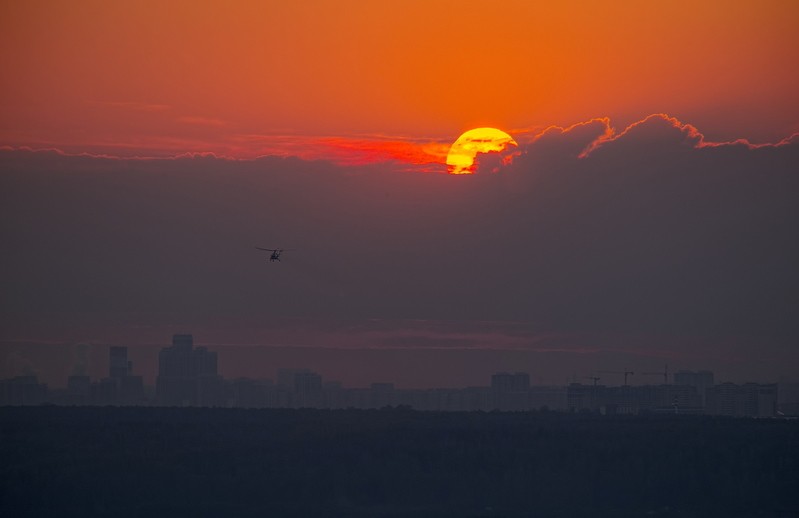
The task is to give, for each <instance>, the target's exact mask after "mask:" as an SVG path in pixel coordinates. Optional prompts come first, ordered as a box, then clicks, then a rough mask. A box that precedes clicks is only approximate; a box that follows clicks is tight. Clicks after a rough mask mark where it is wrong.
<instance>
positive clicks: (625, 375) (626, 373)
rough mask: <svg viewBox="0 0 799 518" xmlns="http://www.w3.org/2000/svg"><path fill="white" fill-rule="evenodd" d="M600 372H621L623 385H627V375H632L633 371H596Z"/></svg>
mask: <svg viewBox="0 0 799 518" xmlns="http://www.w3.org/2000/svg"><path fill="white" fill-rule="evenodd" d="M597 372H602V373H605V374H623V375H624V386H625V387H626V386H627V376H632V375H634V374H635V373H634V372H633V371H597Z"/></svg>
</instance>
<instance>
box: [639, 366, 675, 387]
mask: <svg viewBox="0 0 799 518" xmlns="http://www.w3.org/2000/svg"><path fill="white" fill-rule="evenodd" d="M641 374H646V375H651V376H663V384H664V385H668V384H669V366H668V365H666V367H665V368H664V369H663V372H642V373H641Z"/></svg>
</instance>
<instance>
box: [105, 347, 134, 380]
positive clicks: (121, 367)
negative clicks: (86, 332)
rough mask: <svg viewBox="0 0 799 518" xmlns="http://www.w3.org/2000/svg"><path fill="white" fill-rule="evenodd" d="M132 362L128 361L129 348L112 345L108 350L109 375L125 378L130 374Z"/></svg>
mask: <svg viewBox="0 0 799 518" xmlns="http://www.w3.org/2000/svg"><path fill="white" fill-rule="evenodd" d="M130 370H131V364H130V362H128V348H127V347H122V346H116V345H112V346H111V347H110V348H109V350H108V377H109V378H112V379H119V378H124V377H125V376H128V375H129V374H130Z"/></svg>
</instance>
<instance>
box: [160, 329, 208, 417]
mask: <svg viewBox="0 0 799 518" xmlns="http://www.w3.org/2000/svg"><path fill="white" fill-rule="evenodd" d="M155 389H156V395H157V396H158V400H159V401H160V402H161V403H162V404H165V405H170V406H187V405H205V404H207V405H217V404H221V400H222V399H223V396H221V395H220V392H221V380H220V379H219V375H218V374H217V354H216V352H212V351H209V350H208V349H206V348H205V347H197V348H195V347H194V339H193V337H192V335H174V336H173V337H172V346H171V347H164V348H163V349H161V352H160V353H159V354H158V378H157V379H156V387H155Z"/></svg>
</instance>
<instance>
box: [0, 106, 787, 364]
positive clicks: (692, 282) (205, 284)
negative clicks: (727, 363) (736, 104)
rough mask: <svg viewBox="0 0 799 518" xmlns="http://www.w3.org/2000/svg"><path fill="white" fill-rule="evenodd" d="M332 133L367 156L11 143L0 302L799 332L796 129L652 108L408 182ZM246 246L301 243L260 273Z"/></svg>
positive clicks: (619, 328) (420, 337)
mask: <svg viewBox="0 0 799 518" xmlns="http://www.w3.org/2000/svg"><path fill="white" fill-rule="evenodd" d="M287 142H289V143H291V142H293V141H292V140H291V139H287ZM411 144H412V145H413V146H417V145H418V146H423V145H425V144H424V143H415V142H413V143H411ZM329 145H330V146H331V148H336V149H339V148H340V149H342V150H343V151H342V152H344V153H349V152H354V153H356V155H357V153H364V154H365V156H368V157H369V159H367V160H364V163H368V164H369V165H368V166H367V165H346V166H345V165H337V164H336V163H332V162H323V161H316V160H303V159H299V158H280V157H262V158H258V159H249V160H238V159H221V158H219V157H217V156H215V155H190V156H181V157H174V158H171V159H168V160H167V159H150V160H127V159H109V158H101V157H93V156H69V155H65V154H63V153H55V152H49V153H38V152H32V151H27V152H26V151H19V150H9V149H5V150H3V151H2V152H0V163H1V164H2V170H3V174H2V175H1V176H0V182H2V186H1V187H2V189H1V190H2V193H3V194H2V206H3V208H2V215H3V218H2V224H0V237H2V239H3V242H4V244H5V246H6V249H7V250H8V252H7V253H6V254H4V256H3V257H2V258H0V263H1V264H0V265H1V266H2V268H0V282H2V284H3V286H4V289H3V295H2V299H1V300H2V307H3V311H4V312H7V313H13V312H65V311H78V312H80V311H87V312H90V311H111V312H139V311H150V312H189V313H192V312H193V313H197V314H216V313H219V314H272V315H284V316H297V315H300V316H308V317H315V316H326V317H331V318H352V319H365V318H371V317H379V318H387V319H403V318H426V319H442V320H458V321H462V320H472V319H480V320H482V321H485V320H499V321H525V322H535V323H536V325H540V326H541V329H544V330H552V331H553V332H566V333H590V332H600V331H601V332H607V333H643V334H646V335H657V334H662V333H665V334H675V335H693V334H707V335H714V336H720V335H728V334H732V335H737V334H745V335H747V336H748V335H752V336H766V337H777V338H779V339H780V340H787V339H792V338H795V337H797V336H799V330H797V322H798V320H797V319H796V315H797V314H798V313H799V300H798V299H797V297H798V296H797V294H798V293H799V273H798V272H797V269H796V267H795V265H796V264H799V244H798V243H797V240H796V239H795V236H796V235H797V233H798V232H797V230H799V229H797V226H798V225H797V223H799V209H797V204H796V202H795V200H796V199H797V196H798V195H799V176H797V174H796V170H797V169H799V168H797V164H799V146H797V140H796V139H793V140H791V139H786V140H785V141H784V142H782V143H780V144H779V145H771V146H751V145H746V144H743V143H737V144H736V143H727V144H726V145H720V144H719V143H708V142H706V141H705V139H704V138H703V137H702V136H701V134H700V133H699V132H698V131H697V130H696V129H695V128H692V127H691V126H689V125H686V124H683V123H681V122H679V121H677V120H676V119H673V118H669V117H665V116H653V117H650V118H648V119H646V120H645V121H642V122H641V123H639V124H635V125H632V126H630V127H629V128H627V129H625V130H624V131H622V132H620V133H616V132H614V131H613V130H612V129H611V126H610V123H609V121H607V120H605V119H596V120H593V121H588V122H586V123H583V124H578V125H574V126H572V127H568V128H555V127H552V128H547V129H545V130H543V131H542V132H540V133H539V134H538V135H537V136H536V138H533V139H530V140H528V141H527V143H526V144H523V145H522V146H521V151H522V154H521V155H520V156H518V157H517V158H516V159H515V160H514V161H513V162H512V163H511V164H509V165H505V166H503V167H501V170H500V172H499V174H496V175H484V176H480V175H475V176H473V177H451V176H448V175H443V174H442V175H414V174H407V173H404V172H403V171H402V170H401V169H402V167H396V163H398V162H400V163H401V162H402V160H404V158H402V157H403V156H404V155H403V153H406V152H408V153H411V154H412V151H413V150H414V149H416V148H413V147H412V146H411V148H412V149H411V150H410V151H409V150H408V149H406V148H405V147H402V146H400V147H399V148H395V147H392V145H388V144H385V145H384V144H379V145H372V144H371V143H370V142H369V141H366V142H365V143H364V142H351V141H345V142H344V143H343V144H342V142H340V141H331V142H329ZM586 149H590V152H587V153H585V154H583V151H584V150H586ZM413 152H415V151H413ZM581 154H582V158H580V156H581ZM375 156H380V157H383V156H385V157H387V158H388V159H389V160H394V162H388V163H387V164H383V165H380V164H377V165H375V164H374V162H373V161H372V160H373V158H374V157H375ZM413 157H415V158H412V159H413V160H416V159H417V158H418V159H419V160H420V161H423V160H422V159H424V156H419V157H417V156H416V155H413ZM408 160H411V159H410V158H409V159H408ZM353 163H355V164H357V163H359V162H358V161H354V162H353ZM255 245H259V246H281V247H286V248H293V249H295V251H292V252H287V253H286V254H285V257H284V261H283V262H282V263H279V264H269V263H268V262H266V261H265V260H264V257H263V256H261V255H259V254H258V253H257V252H256V251H255V250H254V248H253V247H254V246H255ZM487 336H488V335H487ZM428 339H429V340H435V339H436V335H435V333H433V334H431V335H427V334H424V333H419V332H414V333H411V334H410V335H408V337H406V338H405V340H406V342H405V345H408V344H410V345H415V344H421V345H424V343H426V342H425V341H426V340H428ZM448 339H454V340H458V339H461V337H459V336H455V337H452V336H449V338H448ZM453 343H454V342H453ZM454 344H455V345H457V343H454ZM775 354H777V353H775ZM780 354H782V353H780ZM777 356H779V355H778V354H777ZM783 357H784V356H783Z"/></svg>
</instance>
